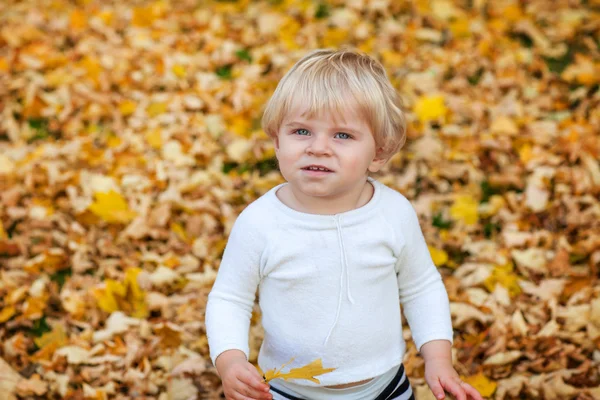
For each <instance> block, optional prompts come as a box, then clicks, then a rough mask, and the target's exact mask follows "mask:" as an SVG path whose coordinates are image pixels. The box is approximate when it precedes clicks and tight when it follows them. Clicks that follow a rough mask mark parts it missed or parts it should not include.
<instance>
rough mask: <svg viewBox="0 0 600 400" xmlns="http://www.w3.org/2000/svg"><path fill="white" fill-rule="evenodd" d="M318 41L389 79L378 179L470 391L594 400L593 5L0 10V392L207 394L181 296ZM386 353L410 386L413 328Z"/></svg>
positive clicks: (203, 273) (184, 1)
mask: <svg viewBox="0 0 600 400" xmlns="http://www.w3.org/2000/svg"><path fill="white" fill-rule="evenodd" d="M343 45H351V46H354V47H357V48H359V49H361V50H363V51H366V52H369V53H370V54H372V55H373V56H375V57H377V58H379V59H380V60H381V61H382V62H383V63H384V65H385V66H386V68H387V70H388V71H389V75H390V78H391V80H392V81H393V83H394V85H395V86H396V87H397V88H398V90H400V91H401V92H402V93H403V94H404V96H405V99H406V104H407V109H408V111H409V121H410V133H409V140H408V142H407V145H406V146H405V148H404V149H403V150H402V152H401V153H400V154H399V155H397V156H395V157H394V158H393V159H392V160H391V161H390V162H389V164H388V165H387V167H386V169H385V170H384V171H383V173H381V174H380V175H379V176H378V177H377V178H378V179H380V180H381V181H382V182H384V183H385V184H387V185H389V186H391V187H393V188H395V189H397V190H399V191H400V192H402V193H403V194H404V195H406V196H407V197H408V198H409V199H411V201H412V202H413V204H414V205H415V207H416V208H417V210H418V211H419V214H420V218H421V224H422V227H423V230H424V233H425V235H426V239H427V241H428V243H429V244H430V250H431V253H432V256H433V258H434V260H435V262H436V264H437V265H438V266H439V268H440V271H441V273H442V274H443V276H444V280H445V283H446V286H447V288H448V292H449V295H450V298H451V308H452V315H453V322H454V327H455V346H454V352H455V353H454V356H455V360H456V367H457V370H458V371H459V373H460V374H461V375H463V376H464V377H465V379H467V380H468V381H470V382H471V383H473V384H474V385H475V386H476V387H478V388H479V389H480V391H481V392H482V393H483V394H484V395H485V396H486V397H489V398H493V399H549V400H550V399H593V398H596V399H597V398H600V369H599V365H600V285H599V284H598V269H599V267H600V229H599V228H600V201H599V197H600V165H599V161H598V160H599V159H600V142H599V132H598V129H599V128H598V127H599V126H600V104H599V103H600V91H599V83H600V2H598V1H597V0H588V1H583V0H571V1H566V0H557V1H545V0H538V1H536V0H532V1H527V2H518V1H491V0H489V1H488V0H472V1H467V0H464V1H454V2H453V1H449V0H432V1H422V0H421V1H413V2H408V1H401V0H397V1H396V0H373V1H365V0H348V1H341V0H338V1H312V0H302V1H293V0H270V1H267V0H265V1H249V0H238V1H220V2H210V1H192V0H181V1H179V0H178V1H174V0H172V1H167V0H159V1H155V2H139V1H136V2H133V1H132V2H122V3H120V2H108V1H107V2H98V1H84V0H81V1H66V0H53V1H50V0H46V1H38V0H36V1H33V0H28V1H3V2H1V3H0V113H1V118H0V340H1V343H2V345H1V346H0V356H1V358H0V393H2V396H7V397H8V398H15V397H18V398H55V399H58V398H64V399H83V398H92V399H105V398H123V399H125V398H136V397H144V396H145V397H146V398H158V399H162V400H165V399H194V398H200V399H217V398H220V395H221V394H220V393H221V392H220V388H219V379H218V377H217V375H216V373H215V370H214V369H213V368H212V366H211V365H210V361H209V359H208V349H207V342H206V336H205V328H204V323H203V321H204V308H205V303H206V297H207V294H208V292H209V290H210V287H211V284H212V282H213V281H214V277H215V273H216V272H215V271H216V270H217V269H218V265H219V259H220V256H221V254H222V251H223V248H224V245H225V243H226V239H227V235H228V233H229V230H230V228H231V225H232V223H233V221H234V220H235V218H236V216H237V215H238V214H239V212H240V211H241V210H242V209H243V208H244V207H245V206H246V205H247V204H248V203H249V202H251V201H252V200H254V199H256V198H257V197H258V196H260V195H261V194H263V193H264V192H265V191H267V190H268V189H269V188H271V187H272V186H273V185H275V184H277V183H280V182H281V181H282V180H281V177H280V176H279V174H278V172H277V171H276V165H275V163H274V152H273V147H272V145H271V143H270V142H269V140H268V139H267V137H266V135H265V134H264V133H263V132H262V131H261V129H260V123H259V121H260V116H261V107H262V105H263V104H264V102H265V100H266V99H267V98H268V96H269V95H270V94H271V93H272V91H273V89H274V87H275V85H276V83H277V81H278V79H279V78H280V77H281V76H282V74H283V73H284V72H285V71H286V70H287V69H288V68H289V67H290V66H291V65H292V64H293V63H294V61H295V60H297V59H298V58H299V57H301V56H302V55H303V54H305V52H306V50H308V49H312V48H318V47H338V46H343ZM258 316H259V313H258V310H257V313H256V318H254V319H253V325H252V329H251V341H252V343H253V345H252V358H253V360H255V358H256V355H257V349H258V346H259V344H260V339H261V328H260V323H259V320H260V319H259V317H258ZM405 335H406V337H407V338H408V337H409V336H410V332H409V330H408V329H407V330H406V331H405ZM365 340H368V338H365ZM175 367H177V368H178V370H179V371H180V373H179V374H177V375H176V376H173V374H171V372H172V371H173V369H174V368H175ZM406 367H407V372H408V374H409V376H410V377H411V381H412V383H413V386H414V387H415V389H416V392H417V398H418V399H419V400H427V399H430V398H432V397H431V395H430V394H429V393H428V390H427V388H426V386H425V384H424V380H423V363H422V361H421V359H420V358H419V357H418V356H417V353H416V351H415V349H414V346H413V345H412V344H411V346H410V347H409V349H408V354H407V360H406ZM7 397H3V398H7Z"/></svg>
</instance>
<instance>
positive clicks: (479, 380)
mask: <svg viewBox="0 0 600 400" xmlns="http://www.w3.org/2000/svg"><path fill="white" fill-rule="evenodd" d="M463 381H465V382H467V383H468V384H469V385H471V386H473V387H474V388H475V389H477V391H478V392H479V394H481V395H482V396H483V397H491V396H492V395H493V394H494V392H495V391H496V388H497V387H498V384H497V383H496V382H494V381H492V380H490V379H488V378H487V376H485V375H484V374H483V373H482V372H480V373H478V374H477V375H473V376H469V377H463Z"/></svg>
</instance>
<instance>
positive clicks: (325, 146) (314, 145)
mask: <svg viewBox="0 0 600 400" xmlns="http://www.w3.org/2000/svg"><path fill="white" fill-rule="evenodd" d="M313 138H314V139H313V140H312V141H311V142H310V143H309V145H308V147H307V148H306V152H307V153H308V154H313V155H331V147H330V146H329V138H328V137H327V135H314V136H313Z"/></svg>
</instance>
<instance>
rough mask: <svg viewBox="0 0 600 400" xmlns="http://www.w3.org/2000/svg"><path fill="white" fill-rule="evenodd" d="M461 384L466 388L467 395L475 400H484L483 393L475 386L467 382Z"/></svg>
mask: <svg viewBox="0 0 600 400" xmlns="http://www.w3.org/2000/svg"><path fill="white" fill-rule="evenodd" d="M461 386H462V387H463V389H465V392H466V393H467V397H470V398H472V399H474V400H483V397H482V396H481V394H480V393H479V392H478V391H477V389H475V388H474V387H473V386H471V385H469V384H468V383H467V382H462V383H461Z"/></svg>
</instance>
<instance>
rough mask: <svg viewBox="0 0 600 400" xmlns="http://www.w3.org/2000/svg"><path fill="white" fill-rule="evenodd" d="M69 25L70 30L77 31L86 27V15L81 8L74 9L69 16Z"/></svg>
mask: <svg viewBox="0 0 600 400" xmlns="http://www.w3.org/2000/svg"><path fill="white" fill-rule="evenodd" d="M69 26H70V28H71V30H74V31H79V30H83V29H85V28H86V27H87V17H86V15H85V12H84V11H82V10H74V11H73V12H72V13H71V15H70V16H69Z"/></svg>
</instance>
